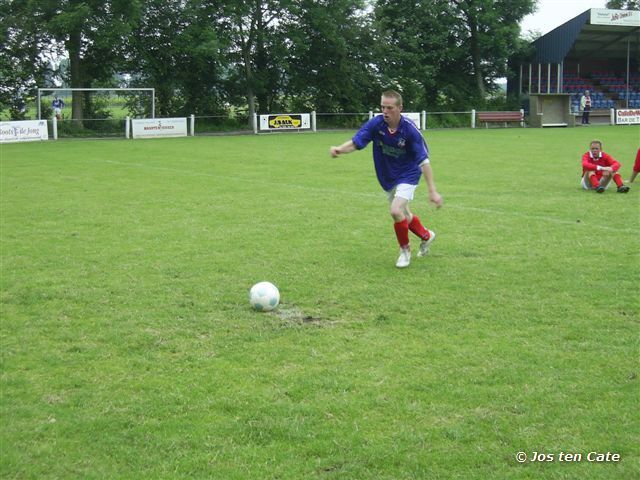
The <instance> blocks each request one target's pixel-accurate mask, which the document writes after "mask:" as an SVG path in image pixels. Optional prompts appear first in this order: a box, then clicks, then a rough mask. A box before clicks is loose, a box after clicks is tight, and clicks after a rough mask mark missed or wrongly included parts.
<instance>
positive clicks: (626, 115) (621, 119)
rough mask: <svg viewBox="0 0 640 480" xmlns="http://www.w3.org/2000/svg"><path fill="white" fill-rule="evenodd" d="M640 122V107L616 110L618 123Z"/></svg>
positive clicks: (630, 123) (633, 123) (632, 123)
mask: <svg viewBox="0 0 640 480" xmlns="http://www.w3.org/2000/svg"><path fill="white" fill-rule="evenodd" d="M635 124H640V108H629V109H620V110H616V125H635Z"/></svg>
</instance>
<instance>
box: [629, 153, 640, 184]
mask: <svg viewBox="0 0 640 480" xmlns="http://www.w3.org/2000/svg"><path fill="white" fill-rule="evenodd" d="M638 173H640V148H639V149H638V153H636V163H634V164H633V171H632V172H631V176H630V177H629V183H633V181H634V180H635V179H636V177H637V176H638Z"/></svg>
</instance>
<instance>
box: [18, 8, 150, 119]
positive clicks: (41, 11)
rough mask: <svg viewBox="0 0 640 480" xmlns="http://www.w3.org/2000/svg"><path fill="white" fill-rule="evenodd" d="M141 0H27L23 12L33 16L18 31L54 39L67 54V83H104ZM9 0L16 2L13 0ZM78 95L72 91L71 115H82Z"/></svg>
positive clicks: (43, 45)
mask: <svg viewBox="0 0 640 480" xmlns="http://www.w3.org/2000/svg"><path fill="white" fill-rule="evenodd" d="M140 1H141V0H58V1H51V0H28V1H27V2H26V3H24V4H23V5H24V13H25V14H26V15H30V16H31V17H33V18H36V19H37V20H36V21H34V22H27V23H25V24H24V25H23V27H24V30H23V31H22V34H24V35H36V36H40V37H41V38H42V40H41V43H40V44H39V46H38V48H39V49H41V50H43V51H44V50H46V49H47V48H49V47H48V46H47V45H46V42H49V43H54V42H57V44H58V45H60V46H61V48H62V50H63V54H65V55H66V56H67V57H68V58H69V78H68V79H65V80H68V83H69V85H70V86H71V87H74V88H86V87H93V86H96V85H100V86H104V84H105V82H107V81H108V80H109V79H111V77H112V76H113V74H114V73H115V72H116V70H117V66H118V64H119V63H118V61H119V59H120V58H122V55H123V50H122V47H123V45H124V42H123V39H125V38H126V37H127V36H128V35H129V34H130V33H131V27H132V25H134V24H135V22H136V18H137V14H138V11H139V7H140ZM13 3H14V4H17V3H20V2H13ZM83 104H86V102H83V96H82V95H80V94H79V93H78V92H74V95H73V101H72V117H73V118H74V119H76V120H79V121H81V120H82V119H83V116H84V110H83Z"/></svg>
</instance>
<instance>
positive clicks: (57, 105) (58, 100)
mask: <svg viewBox="0 0 640 480" xmlns="http://www.w3.org/2000/svg"><path fill="white" fill-rule="evenodd" d="M51 106H52V107H53V108H62V107H64V101H63V100H62V99H61V98H56V99H54V100H53V102H51Z"/></svg>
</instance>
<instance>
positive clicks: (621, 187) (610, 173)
mask: <svg viewBox="0 0 640 480" xmlns="http://www.w3.org/2000/svg"><path fill="white" fill-rule="evenodd" d="M618 170H620V162H618V161H617V160H615V159H614V158H613V157H612V156H611V155H609V154H608V153H605V152H603V151H602V142H601V141H600V140H592V141H591V144H590V145H589V151H588V152H587V153H585V154H584V155H583V156H582V188H584V189H585V190H592V189H593V190H595V191H596V192H598V193H602V192H604V191H605V190H606V189H607V187H608V186H609V182H611V179H613V181H614V182H615V184H616V185H617V186H618V193H627V192H628V191H629V187H627V186H626V185H625V184H624V183H623V182H622V177H621V176H620V174H619V173H618Z"/></svg>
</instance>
